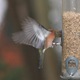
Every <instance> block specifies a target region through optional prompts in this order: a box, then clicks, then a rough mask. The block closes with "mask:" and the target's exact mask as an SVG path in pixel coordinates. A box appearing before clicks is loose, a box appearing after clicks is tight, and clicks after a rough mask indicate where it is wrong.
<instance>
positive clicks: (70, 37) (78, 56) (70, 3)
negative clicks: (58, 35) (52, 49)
mask: <svg viewBox="0 0 80 80" xmlns="http://www.w3.org/2000/svg"><path fill="white" fill-rule="evenodd" d="M62 20H63V21H62V29H63V30H62V76H61V78H63V79H71V80H74V79H79V80H80V0H62Z"/></svg>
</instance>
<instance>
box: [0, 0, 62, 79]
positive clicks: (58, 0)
mask: <svg viewBox="0 0 80 80" xmlns="http://www.w3.org/2000/svg"><path fill="white" fill-rule="evenodd" d="M61 13H62V0H0V80H61V79H60V75H61V56H62V49H61V48H62V47H61V46H56V47H54V48H53V49H51V48H50V49H48V50H47V51H46V52H45V59H44V68H43V69H40V70H39V69H38V66H39V57H40V56H39V52H38V50H37V49H35V48H33V47H31V46H27V45H19V44H15V43H14V42H13V41H12V39H11V35H12V33H13V32H16V31H20V30H21V21H23V20H24V19H25V18H26V16H30V17H31V18H34V19H35V20H36V21H38V22H39V23H40V24H42V25H43V26H45V27H46V28H47V29H51V28H53V29H55V30H62V15H61ZM55 41H59V42H61V39H60V38H56V40H55Z"/></svg>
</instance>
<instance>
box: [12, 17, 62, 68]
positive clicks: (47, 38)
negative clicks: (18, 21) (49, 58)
mask: <svg viewBox="0 0 80 80" xmlns="http://www.w3.org/2000/svg"><path fill="white" fill-rule="evenodd" d="M56 36H61V31H54V30H53V29H51V30H47V29H46V28H45V27H44V26H42V25H41V24H39V23H38V22H37V21H35V20H34V19H32V18H30V17H28V18H27V19H25V20H24V21H23V23H22V31H19V32H15V33H13V34H12V39H13V41H14V42H15V43H19V44H26V45H30V46H33V47H35V48H37V49H39V51H40V53H42V54H41V57H40V65H41V66H42V63H43V58H44V54H43V53H44V52H45V51H46V49H48V48H49V47H53V46H54V45H57V44H59V43H54V39H55V38H56Z"/></svg>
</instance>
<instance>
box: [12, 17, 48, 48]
mask: <svg viewBox="0 0 80 80" xmlns="http://www.w3.org/2000/svg"><path fill="white" fill-rule="evenodd" d="M22 29H23V30H22V31H21V32H16V33H13V36H12V39H13V41H15V42H16V43H20V44H27V45H31V46H33V47H35V48H42V46H43V45H44V41H45V38H46V37H47V36H48V35H49V34H50V31H48V30H47V29H45V28H44V27H43V26H42V25H40V24H39V23H37V22H36V21H35V20H34V19H32V18H30V17H28V18H27V19H26V20H25V21H24V22H23V24H22Z"/></svg>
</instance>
